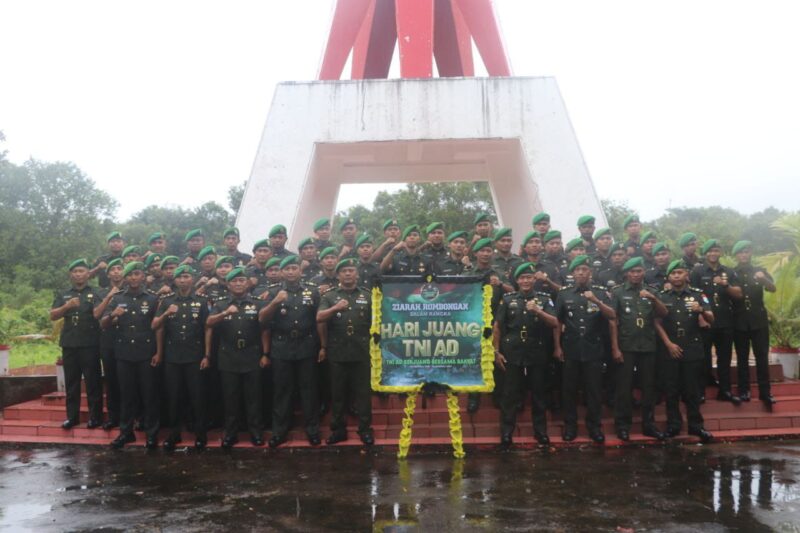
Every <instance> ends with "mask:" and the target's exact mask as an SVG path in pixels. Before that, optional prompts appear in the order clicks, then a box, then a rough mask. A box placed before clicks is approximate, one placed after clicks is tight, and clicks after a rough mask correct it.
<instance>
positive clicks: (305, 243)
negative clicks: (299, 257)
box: [297, 237, 314, 251]
mask: <svg viewBox="0 0 800 533" xmlns="http://www.w3.org/2000/svg"><path fill="white" fill-rule="evenodd" d="M306 246H314V239H312V238H311V237H306V238H305V239H303V240H302V241H300V244H298V245H297V250H298V251H299V250H302V249H303V248H305V247H306Z"/></svg>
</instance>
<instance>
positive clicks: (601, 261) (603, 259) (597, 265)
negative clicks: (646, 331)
mask: <svg viewBox="0 0 800 533" xmlns="http://www.w3.org/2000/svg"><path fill="white" fill-rule="evenodd" d="M610 267H611V260H610V258H609V256H607V255H603V254H601V253H600V252H595V254H594V255H593V256H592V274H593V275H594V276H597V275H598V274H600V272H602V271H604V270H606V269H608V268H610Z"/></svg>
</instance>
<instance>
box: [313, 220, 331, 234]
mask: <svg viewBox="0 0 800 533" xmlns="http://www.w3.org/2000/svg"><path fill="white" fill-rule="evenodd" d="M330 225H331V219H329V218H326V217H322V218H318V219H317V221H316V222H314V225H313V226H311V227H312V229H313V230H314V231H319V230H320V229H322V228H324V227H325V226H330Z"/></svg>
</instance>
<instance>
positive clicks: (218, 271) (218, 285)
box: [197, 255, 238, 305]
mask: <svg viewBox="0 0 800 533" xmlns="http://www.w3.org/2000/svg"><path fill="white" fill-rule="evenodd" d="M237 262H238V260H237V259H236V258H235V257H233V256H231V255H223V256H220V257H218V258H217V261H216V263H214V276H213V277H211V278H209V280H208V281H206V283H205V285H203V286H202V287H201V288H200V289H198V290H197V293H198V295H199V296H205V297H206V298H207V299H208V304H209V305H214V304H215V303H217V302H218V301H220V300H224V299H226V298H228V297H229V296H230V290H229V289H228V282H227V281H226V279H227V277H228V273H229V272H230V271H231V270H233V269H234V268H235V267H236V266H237V265H236V263H237Z"/></svg>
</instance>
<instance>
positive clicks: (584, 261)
mask: <svg viewBox="0 0 800 533" xmlns="http://www.w3.org/2000/svg"><path fill="white" fill-rule="evenodd" d="M581 265H586V266H587V267H588V266H591V260H590V259H589V256H588V255H585V254H584V255H579V256H578V257H576V258H575V259H573V260H572V262H571V263H570V264H569V271H570V272H572V271H573V270H575V269H576V268H578V267H579V266H581Z"/></svg>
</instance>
